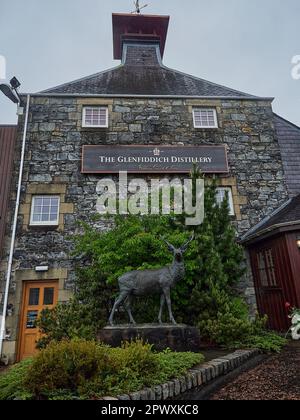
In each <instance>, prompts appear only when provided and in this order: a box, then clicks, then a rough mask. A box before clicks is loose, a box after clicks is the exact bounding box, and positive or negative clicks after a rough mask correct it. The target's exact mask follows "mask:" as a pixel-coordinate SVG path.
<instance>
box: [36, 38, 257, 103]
mask: <svg viewBox="0 0 300 420" xmlns="http://www.w3.org/2000/svg"><path fill="white" fill-rule="evenodd" d="M40 93H49V94H51V93H53V94H68V93H69V94H87V95H150V96H152V95H158V96H173V95H175V96H186V97H189V96H208V97H210V96H213V97H241V98H255V96H252V95H248V94H246V93H243V92H239V91H236V90H234V89H230V88H227V87H225V86H221V85H217V84H214V83H211V82H208V81H206V80H203V79H199V78H197V77H194V76H190V75H187V74H184V73H181V72H179V71H176V70H172V69H169V68H167V67H165V66H164V65H163V64H162V63H161V61H160V55H159V53H158V46H156V45H128V47H127V55H126V60H125V61H124V63H123V64H122V65H120V66H118V67H116V68H113V69H111V70H107V71H104V72H100V73H96V74H94V75H91V76H88V77H85V78H83V79H79V80H75V81H73V82H70V83H66V84H63V85H61V86H57V87H54V88H52V89H48V90H45V91H43V92H40Z"/></svg>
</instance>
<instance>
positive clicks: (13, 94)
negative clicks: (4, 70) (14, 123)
mask: <svg viewBox="0 0 300 420" xmlns="http://www.w3.org/2000/svg"><path fill="white" fill-rule="evenodd" d="M20 86H21V83H20V82H19V80H18V79H17V78H16V77H13V78H12V79H11V80H10V85H8V84H6V83H2V84H0V90H1V92H2V93H3V94H4V95H5V96H6V97H7V98H8V99H9V100H10V101H12V102H13V103H14V104H18V113H19V110H20V109H19V107H21V106H22V102H21V98H20V95H19V93H18V90H17V89H18V88H19V87H20Z"/></svg>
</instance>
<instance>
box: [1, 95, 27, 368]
mask: <svg viewBox="0 0 300 420" xmlns="http://www.w3.org/2000/svg"><path fill="white" fill-rule="evenodd" d="M29 106H30V95H27V103H26V114H25V123H24V132H23V139H22V151H21V162H20V169H19V180H18V189H17V199H16V206H15V214H14V219H13V226H12V235H11V242H10V251H9V258H8V265H7V273H6V283H5V293H4V303H3V311H2V315H1V318H0V319H1V327H0V360H1V356H2V349H3V341H4V339H5V331H6V330H5V321H6V312H7V305H8V295H9V286H10V279H11V272H12V263H13V256H14V248H15V241H16V231H17V223H18V213H19V207H20V196H21V187H22V178H23V169H24V159H25V148H26V137H27V127H28V114H29Z"/></svg>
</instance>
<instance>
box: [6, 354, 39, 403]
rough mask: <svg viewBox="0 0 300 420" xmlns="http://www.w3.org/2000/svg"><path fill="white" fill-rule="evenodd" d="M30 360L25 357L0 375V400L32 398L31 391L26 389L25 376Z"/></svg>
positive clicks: (30, 363)
mask: <svg viewBox="0 0 300 420" xmlns="http://www.w3.org/2000/svg"><path fill="white" fill-rule="evenodd" d="M31 365H32V360H31V359H27V360H24V361H23V362H21V363H18V364H17V365H14V366H12V367H11V368H10V369H9V370H8V371H7V372H5V373H2V374H1V375H0V400H1V401H3V400H14V399H18V400H30V399H32V398H33V395H32V393H31V392H29V391H28V390H27V389H26V385H25V381H24V379H25V377H26V375H27V372H28V370H29V369H30V366H31Z"/></svg>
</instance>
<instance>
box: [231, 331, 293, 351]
mask: <svg viewBox="0 0 300 420" xmlns="http://www.w3.org/2000/svg"><path fill="white" fill-rule="evenodd" d="M287 342H288V341H287V340H286V339H285V338H283V337H281V336H280V335H279V334H277V333H276V332H272V331H271V332H268V331H263V332H261V333H260V334H257V335H250V336H249V337H247V338H245V339H244V341H243V342H236V343H232V347H234V348H237V349H240V348H251V349H259V350H261V351H263V352H266V353H270V352H275V353H280V352H281V350H282V348H283V347H284V346H285V345H286V344H287Z"/></svg>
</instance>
